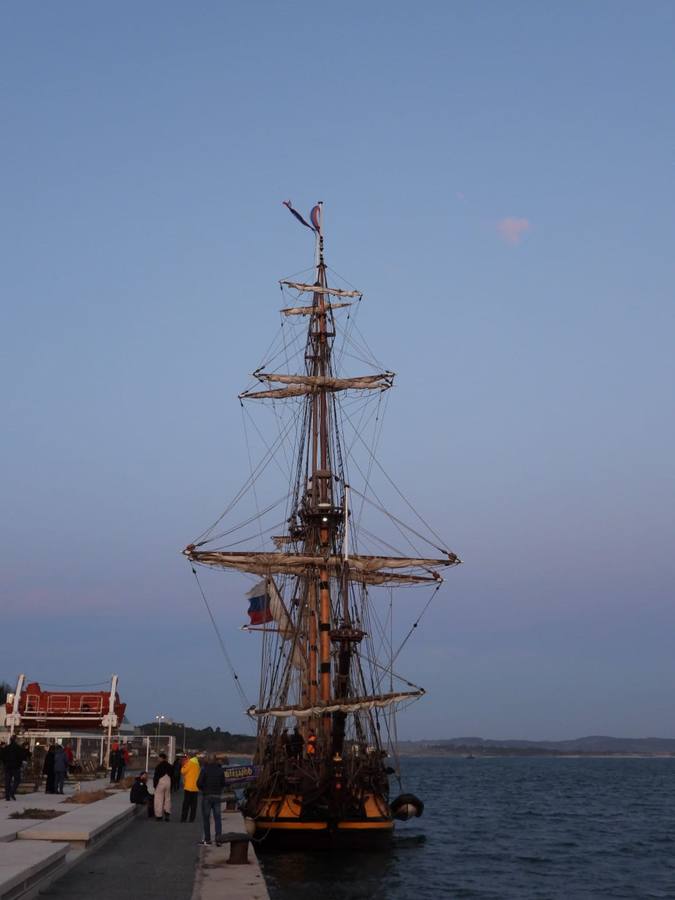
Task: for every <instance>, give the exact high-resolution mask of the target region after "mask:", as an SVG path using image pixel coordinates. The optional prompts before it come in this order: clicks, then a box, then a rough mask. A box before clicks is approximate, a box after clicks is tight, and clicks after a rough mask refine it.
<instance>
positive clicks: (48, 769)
mask: <svg viewBox="0 0 675 900" xmlns="http://www.w3.org/2000/svg"><path fill="white" fill-rule="evenodd" d="M55 756H56V749H55V747H54V744H50V745H49V749H48V750H47V755H46V756H45V761H44V765H43V766H42V774H43V775H46V776H47V784H46V785H45V793H47V794H55V793H56V784H55V781H54V758H55Z"/></svg>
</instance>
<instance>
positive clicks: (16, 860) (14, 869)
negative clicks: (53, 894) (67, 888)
mask: <svg viewBox="0 0 675 900" xmlns="http://www.w3.org/2000/svg"><path fill="white" fill-rule="evenodd" d="M69 850H70V845H69V844H65V843H58V844H51V843H50V844H38V843H32V842H31V843H26V844H19V842H18V841H12V842H11V843H0V900H19V898H20V897H23V896H25V895H26V894H27V893H28V892H29V891H30V892H31V893H33V891H34V890H35V889H36V888H37V885H39V884H40V883H41V882H43V881H45V880H51V879H52V878H53V877H54V876H55V875H56V874H57V872H58V870H60V869H61V868H62V867H65V862H66V853H68V851H69Z"/></svg>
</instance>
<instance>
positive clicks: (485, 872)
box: [262, 759, 675, 900]
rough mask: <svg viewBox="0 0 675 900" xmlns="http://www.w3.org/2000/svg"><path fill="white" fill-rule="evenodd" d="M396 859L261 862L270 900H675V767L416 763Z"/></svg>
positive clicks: (389, 855) (666, 763) (643, 762)
mask: <svg viewBox="0 0 675 900" xmlns="http://www.w3.org/2000/svg"><path fill="white" fill-rule="evenodd" d="M404 788H405V790H407V791H412V792H413V793H416V794H417V795H418V796H420V797H421V798H422V799H423V800H424V802H425V804H426V809H425V812H424V815H423V816H422V818H421V819H414V820H413V821H412V822H409V823H405V824H404V823H400V824H399V825H398V826H397V831H396V835H395V837H394V839H393V842H392V846H391V849H390V850H387V851H384V852H380V853H372V854H371V853H362V854H356V855H353V856H351V857H344V856H338V855H337V854H334V853H330V852H326V853H323V854H320V853H317V854H303V853H286V854H280V855H278V856H275V857H272V856H265V857H264V858H263V859H262V863H263V867H264V871H265V877H266V880H267V884H268V888H269V892H270V896H271V898H272V900H360V898H364V900H366V898H368V900H383V898H386V900H416V898H419V900H436V898H438V897H477V898H484V900H488V898H495V900H503V898H511V897H515V898H523V900H534V898H546V900H548V898H575V897H580V898H581V897H583V898H590V897H598V898H599V897H625V898H631V900H635V898H643V897H645V898H646V897H672V898H675V815H674V796H673V792H674V789H675V759H621V760H608V759H475V760H465V759H409V760H404Z"/></svg>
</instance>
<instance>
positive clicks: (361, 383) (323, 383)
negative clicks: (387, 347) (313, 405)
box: [239, 372, 394, 400]
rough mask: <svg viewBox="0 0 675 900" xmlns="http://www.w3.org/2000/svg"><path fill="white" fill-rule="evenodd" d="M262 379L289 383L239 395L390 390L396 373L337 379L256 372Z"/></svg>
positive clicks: (257, 396)
mask: <svg viewBox="0 0 675 900" xmlns="http://www.w3.org/2000/svg"><path fill="white" fill-rule="evenodd" d="M253 374H254V376H255V378H257V379H258V381H267V382H277V383H279V384H285V385H288V386H287V387H284V388H271V389H270V390H266V391H244V392H243V393H242V394H239V398H240V399H242V400H251V399H254V400H264V399H270V398H280V397H302V396H304V395H307V394H316V393H318V392H319V391H322V390H328V391H386V390H389V388H390V387H391V386H392V384H393V382H394V373H393V372H381V373H379V374H377V375H356V376H354V377H353V378H334V377H333V376H329V375H282V374H277V373H275V372H254V373H253Z"/></svg>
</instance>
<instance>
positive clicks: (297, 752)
mask: <svg viewBox="0 0 675 900" xmlns="http://www.w3.org/2000/svg"><path fill="white" fill-rule="evenodd" d="M304 745H305V739H304V738H303V736H302V735H301V734H300V729H299V728H298V726H297V725H296V726H295V728H294V729H293V734H292V735H291V736H290V738H289V741H288V749H289V756H290V757H291V759H300V757H301V756H302V748H303V747H304Z"/></svg>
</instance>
